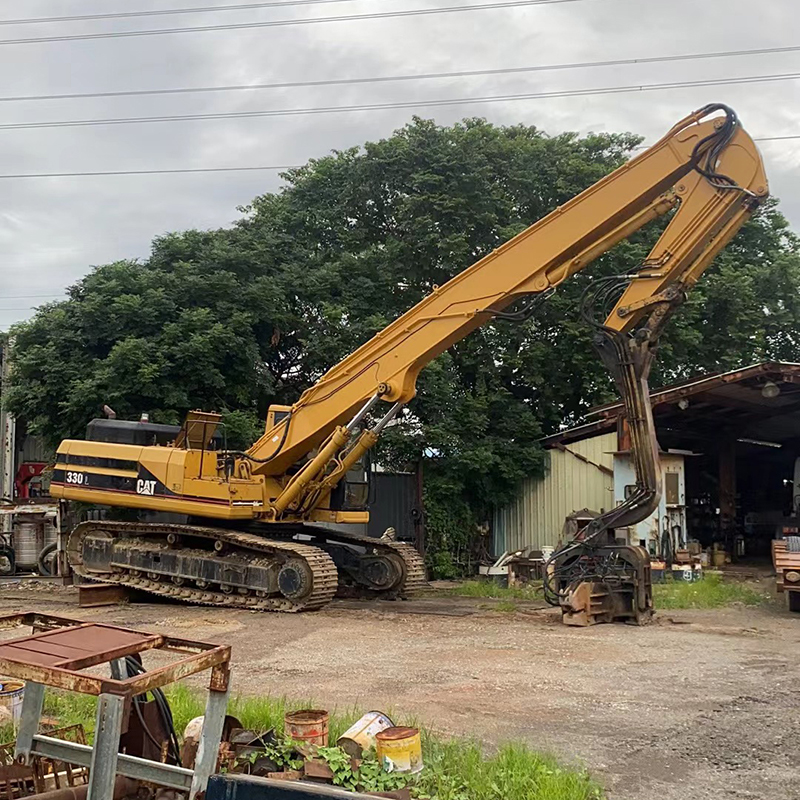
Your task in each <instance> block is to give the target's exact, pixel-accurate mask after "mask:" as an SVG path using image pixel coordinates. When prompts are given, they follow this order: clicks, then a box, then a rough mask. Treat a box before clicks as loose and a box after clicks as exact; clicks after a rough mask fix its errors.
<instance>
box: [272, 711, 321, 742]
mask: <svg viewBox="0 0 800 800" xmlns="http://www.w3.org/2000/svg"><path fill="white" fill-rule="evenodd" d="M283 732H284V733H285V734H286V735H287V736H288V737H289V738H291V739H294V740H295V741H297V742H308V743H309V744H317V745H321V746H323V747H327V745H328V712H327V711H320V710H318V709H313V708H304V709H302V710H300V711H291V712H290V713H288V714H286V716H285V717H284V718H283Z"/></svg>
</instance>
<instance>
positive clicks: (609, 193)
mask: <svg viewBox="0 0 800 800" xmlns="http://www.w3.org/2000/svg"><path fill="white" fill-rule="evenodd" d="M767 196H768V190H767V180H766V176H765V174H764V169H763V165H762V162H761V157H760V155H759V153H758V150H757V148H756V146H755V145H754V143H753V140H752V139H751V138H750V136H749V135H748V134H747V133H746V132H745V131H744V129H743V128H742V127H741V126H740V124H739V121H738V119H737V117H736V115H735V113H734V112H733V111H732V110H731V109H730V108H728V107H726V106H723V105H708V106H705V107H704V108H701V109H700V110H698V111H696V112H695V113H693V114H691V115H689V116H688V117H686V118H685V119H683V120H681V121H680V122H679V123H678V124H677V125H675V126H674V127H673V128H672V129H671V130H670V131H669V132H668V133H667V134H666V135H665V136H664V137H663V138H662V139H661V140H660V141H658V142H657V143H656V144H654V145H653V146H652V147H650V148H648V149H646V150H644V151H643V152H642V153H641V154H639V155H637V156H636V157H635V158H633V159H632V160H630V161H629V162H628V163H626V164H625V165H624V166H622V167H620V168H619V169H617V170H616V171H615V172H613V173H611V174H610V175H608V176H607V177H605V178H603V179H602V180H600V181H598V182H597V183H596V184H594V185H593V186H591V187H590V188H588V189H587V190H586V191H584V192H582V193H581V194H579V195H578V196H577V197H575V198H573V199H572V200H570V201H569V202H567V203H566V204H565V205H563V206H561V207H559V208H557V209H556V210H555V211H553V212H552V213H551V214H548V215H547V216H546V217H544V218H543V219H541V220H539V221H538V222H536V223H535V224H533V225H531V226H530V227H529V228H528V229H527V230H525V231H523V232H522V233H521V234H519V235H518V236H516V237H514V238H513V239H511V240H510V241H508V242H507V243H505V244H504V245H502V246H501V247H499V248H498V249H497V250H495V251H494V252H492V253H490V254H489V255H487V256H486V257H485V258H482V259H481V260H480V261H478V262H477V263H475V264H473V265H472V266H470V267H469V268H468V269H466V270H464V271H463V272H462V273H460V274H459V275H456V276H455V277H454V278H453V279H452V280H450V281H448V282H447V283H446V284H445V285H444V286H439V287H434V289H433V291H432V292H431V294H429V295H428V296H427V297H426V298H425V299H423V300H422V301H421V302H419V303H418V304H417V305H416V306H415V307H414V308H412V309H411V310H410V311H408V312H406V313H405V314H403V316H401V317H399V318H398V319H396V320H395V321H394V322H392V323H391V324H390V325H388V326H387V327H386V328H385V329H384V330H382V331H380V332H379V333H377V334H376V335H375V336H374V337H373V338H372V339H371V340H370V341H368V342H367V343H366V344H364V345H362V346H361V347H359V348H358V349H357V350H356V351H355V352H353V353H351V354H350V355H349V356H347V357H346V358H345V359H344V360H343V361H342V362H341V363H339V364H337V365H336V366H335V367H333V368H332V369H331V370H330V371H329V372H327V373H326V374H325V375H324V376H323V377H322V378H321V379H320V380H319V381H318V382H317V383H316V384H315V385H314V386H312V387H311V388H309V389H308V390H306V391H305V392H304V393H303V395H302V396H301V397H300V399H299V400H298V401H297V402H296V403H295V404H294V405H293V406H291V407H287V406H276V405H273V406H271V407H270V409H269V411H268V415H267V420H266V430H265V433H264V435H263V436H262V437H261V438H260V439H259V440H258V441H257V442H256V443H255V444H254V445H253V446H252V447H251V448H250V449H249V450H247V451H246V452H234V451H230V450H227V449H225V446H224V441H223V439H222V437H221V436H220V433H219V432H218V430H217V429H218V423H219V415H217V414H213V413H206V412H192V413H190V414H189V415H188V417H187V419H186V422H185V423H184V424H183V426H182V427H180V428H178V427H177V426H176V427H174V428H172V427H168V426H158V425H149V424H145V423H139V422H125V421H119V420H95V421H93V422H91V423H90V424H89V429H88V436H87V440H85V441H79V440H66V441H64V442H62V443H61V445H60V447H59V448H58V454H57V463H56V469H55V473H54V476H53V481H52V493H53V495H55V496H57V497H62V498H66V499H68V500H77V501H82V502H86V503H97V504H103V505H110V506H123V507H127V508H130V509H138V510H139V511H145V512H151V514H150V521H147V522H145V521H140V522H132V521H129V522H118V521H117V522H112V521H91V522H84V523H81V524H79V525H78V526H77V527H76V528H75V530H74V531H73V533H72V535H71V537H70V540H69V545H68V558H69V561H70V563H71V565H72V567H73V569H74V570H75V572H77V573H78V574H79V575H82V576H86V577H88V578H91V579H93V580H98V581H105V582H112V583H117V584H121V585H124V586H131V587H135V588H139V589H144V590H147V591H150V592H154V593H156V594H161V595H168V596H171V597H174V598H178V599H182V600H185V601H188V602H193V603H202V604H209V605H219V606H230V607H243V608H250V609H256V610H258V609H261V610H276V611H300V610H303V609H316V608H320V607H321V606H324V605H325V604H326V603H327V602H329V601H330V600H331V598H332V597H333V596H334V595H335V594H336V593H337V591H343V592H350V593H353V592H355V593H357V594H358V593H361V594H367V595H372V596H379V597H386V596H389V597H398V596H407V595H409V594H411V593H413V592H414V590H415V589H417V588H419V587H420V586H421V585H423V584H424V579H425V576H424V568H423V564H422V561H421V559H420V558H419V556H417V554H416V552H415V551H414V550H413V548H411V547H410V546H409V545H405V544H402V543H400V542H396V541H392V540H391V539H388V538H387V537H383V538H377V539H376V538H368V537H359V536H354V535H350V534H347V533H342V532H340V531H339V530H332V529H330V528H325V527H323V526H321V525H319V523H360V522H365V521H366V520H367V519H368V518H369V515H368V512H367V510H366V503H365V501H366V499H367V496H368V491H367V480H368V477H367V472H368V470H366V469H365V468H364V463H365V455H366V454H367V453H368V451H369V450H370V449H371V448H372V447H373V446H374V445H375V443H376V442H377V440H378V437H379V436H380V434H381V431H382V430H383V429H384V428H385V427H386V425H387V424H388V423H389V422H390V421H391V420H392V419H393V418H394V417H396V416H397V414H398V412H400V410H401V409H402V408H403V406H404V405H405V404H406V403H408V402H409V400H411V399H412V398H413V397H414V394H415V383H416V378H417V375H418V374H419V372H420V370H421V369H422V368H423V367H424V366H425V365H426V364H428V362H430V361H431V360H432V359H433V358H435V357H436V356H437V355H439V354H440V353H442V352H443V351H444V350H446V349H447V348H448V347H450V345H452V344H453V343H454V342H457V341H459V340H460V339H462V338H463V337H465V336H466V335H467V334H468V333H470V331H472V330H474V329H475V328H478V327H479V326H481V325H485V324H486V323H488V322H491V321H492V320H508V321H520V320H525V319H527V318H529V317H530V316H531V315H532V314H534V313H535V311H536V308H537V307H538V305H539V303H541V302H542V301H543V300H545V299H546V298H547V297H548V296H549V294H550V293H552V292H553V291H554V290H555V287H557V286H558V285H559V284H560V283H561V282H562V281H565V280H567V278H569V277H570V276H571V275H574V274H575V273H577V272H578V271H579V270H582V269H584V268H585V267H586V266H587V265H588V264H590V263H591V262H592V261H593V260H594V259H596V258H597V257H598V256H600V255H601V254H602V253H604V252H606V251H607V250H608V249H609V248H611V247H612V246H613V245H615V244H616V243H618V242H620V241H621V240H623V239H625V238H626V237H628V236H630V235H631V234H632V233H634V232H635V231H637V230H639V228H641V227H642V226H643V225H645V224H646V223H648V222H650V221H652V220H654V219H656V218H657V217H660V216H662V215H664V214H669V213H670V212H674V213H673V215H672V218H671V220H670V221H669V224H668V225H667V227H666V229H665V230H664V232H663V234H662V235H661V237H660V238H659V240H658V242H657V244H656V245H655V247H654V248H653V250H652V252H651V253H650V255H649V257H648V258H647V259H646V260H645V261H644V263H642V264H641V266H640V267H639V268H638V269H636V270H635V271H633V272H632V273H631V274H627V275H617V276H615V277H613V278H604V279H602V280H598V281H595V282H594V283H592V284H591V286H590V288H589V289H588V290H587V292H586V294H585V296H584V300H583V303H582V308H581V313H582V315H583V317H584V318H585V319H586V321H587V322H588V324H590V325H591V326H592V327H593V329H594V337H595V344H596V346H597V349H598V351H599V354H600V357H601V358H602V360H603V362H604V363H605V364H606V365H607V367H608V368H609V369H610V371H611V373H612V375H613V377H614V379H615V381H616V384H617V386H618V388H619V391H620V393H621V395H622V397H623V400H624V402H625V408H626V414H627V419H628V422H629V426H630V430H631V440H632V451H633V459H634V463H635V466H636V475H637V484H636V490H635V491H634V492H633V493H632V494H631V495H630V496H629V497H628V498H627V499H626V500H625V502H624V503H622V504H621V505H619V506H618V507H616V508H614V509H612V510H610V511H608V512H606V513H604V514H601V515H600V516H599V517H598V518H596V519H594V520H592V521H591V523H590V524H589V526H588V528H586V529H584V530H583V531H582V533H581V536H580V538H579V539H578V540H575V541H573V542H571V543H569V544H568V545H567V546H565V547H564V548H563V549H562V550H561V551H560V552H557V553H556V555H555V556H554V557H553V559H552V561H551V563H550V565H549V569H548V573H549V578H548V581H547V585H546V592H545V593H546V596H547V598H548V599H549V600H550V602H552V603H553V604H555V605H559V604H560V605H561V606H562V608H563V610H564V612H565V614H566V615H567V616H570V615H584V617H586V616H587V615H588V617H589V618H590V621H600V620H601V619H602V618H604V615H605V617H607V618H609V619H612V618H628V619H631V620H632V621H634V620H635V621H641V620H643V619H644V618H646V617H647V616H648V615H649V614H650V612H651V608H652V602H651V597H650V582H649V566H648V564H649V562H648V561H647V555H646V553H644V551H642V550H641V548H638V547H632V546H628V545H621V544H615V543H614V542H615V539H614V533H613V532H614V529H615V528H617V529H618V528H622V527H625V526H628V525H632V524H633V523H635V522H637V521H639V520H642V519H644V518H645V517H647V516H648V515H649V514H650V513H651V512H652V510H653V509H655V508H656V506H657V504H658V498H659V493H660V472H659V466H658V447H657V443H656V438H655V432H654V427H653V419H652V413H651V409H650V404H649V401H648V388H647V376H648V373H649V370H650V365H651V362H652V359H653V355H654V350H655V347H656V344H657V342H658V339H659V335H660V334H661V331H662V329H663V327H664V324H665V322H666V321H667V319H668V318H669V317H670V315H671V314H672V312H673V311H674V310H675V309H676V308H677V306H679V305H680V304H681V302H682V301H683V300H684V298H685V296H686V292H687V291H688V290H689V289H690V288H691V287H692V286H693V285H694V283H695V282H696V281H697V279H698V278H699V277H700V275H701V273H702V272H703V271H704V270H705V269H706V267H707V266H708V265H709V263H710V262H711V261H712V259H713V258H714V256H715V255H716V254H717V253H718V252H719V251H720V250H721V249H722V248H723V247H724V246H725V244H726V243H727V242H728V241H729V240H730V239H731V237H732V236H733V235H734V234H735V233H736V231H737V230H738V229H739V227H740V226H741V225H742V224H743V223H744V222H745V220H747V219H748V217H749V216H750V215H751V214H752V213H753V211H754V210H755V209H756V208H757V206H758V205H759V204H760V203H761V202H763V201H764V199H765V198H766V197H767ZM381 406H383V408H381ZM152 512H161V513H156V514H153V513H152ZM165 512H166V514H172V515H182V516H181V517H174V516H173V517H169V516H165ZM139 517H140V519H147V518H148V514H139ZM170 518H171V519H176V520H181V522H182V523H183V524H179V523H178V522H174V523H173V522H165V521H159V519H160V520H164V519H170Z"/></svg>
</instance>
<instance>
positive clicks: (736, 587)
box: [653, 572, 769, 609]
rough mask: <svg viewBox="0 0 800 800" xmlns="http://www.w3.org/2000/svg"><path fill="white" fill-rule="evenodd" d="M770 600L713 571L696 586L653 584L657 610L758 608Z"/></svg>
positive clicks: (694, 584)
mask: <svg viewBox="0 0 800 800" xmlns="http://www.w3.org/2000/svg"><path fill="white" fill-rule="evenodd" d="M768 600H769V596H768V595H765V594H763V593H762V592H759V591H757V590H755V589H753V588H752V587H750V586H747V585H745V584H743V583H734V582H731V581H723V579H722V576H721V575H719V574H716V573H713V572H707V573H706V574H705V575H704V576H703V578H702V579H701V580H699V581H694V582H692V583H689V582H683V581H672V580H668V581H667V582H666V583H656V584H654V585H653V603H654V604H655V607H656V609H660V608H661V609H680V608H723V607H724V606H730V605H733V604H734V603H741V604H742V605H745V606H757V605H761V604H763V603H765V602H767V601H768Z"/></svg>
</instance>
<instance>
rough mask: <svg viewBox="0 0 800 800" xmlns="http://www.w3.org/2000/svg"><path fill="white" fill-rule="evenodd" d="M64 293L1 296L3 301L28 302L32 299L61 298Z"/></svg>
mask: <svg viewBox="0 0 800 800" xmlns="http://www.w3.org/2000/svg"><path fill="white" fill-rule="evenodd" d="M63 296H64V292H58V293H56V294H7V295H4V296H3V299H4V300H29V299H30V298H33V297H55V298H58V297H63Z"/></svg>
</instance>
